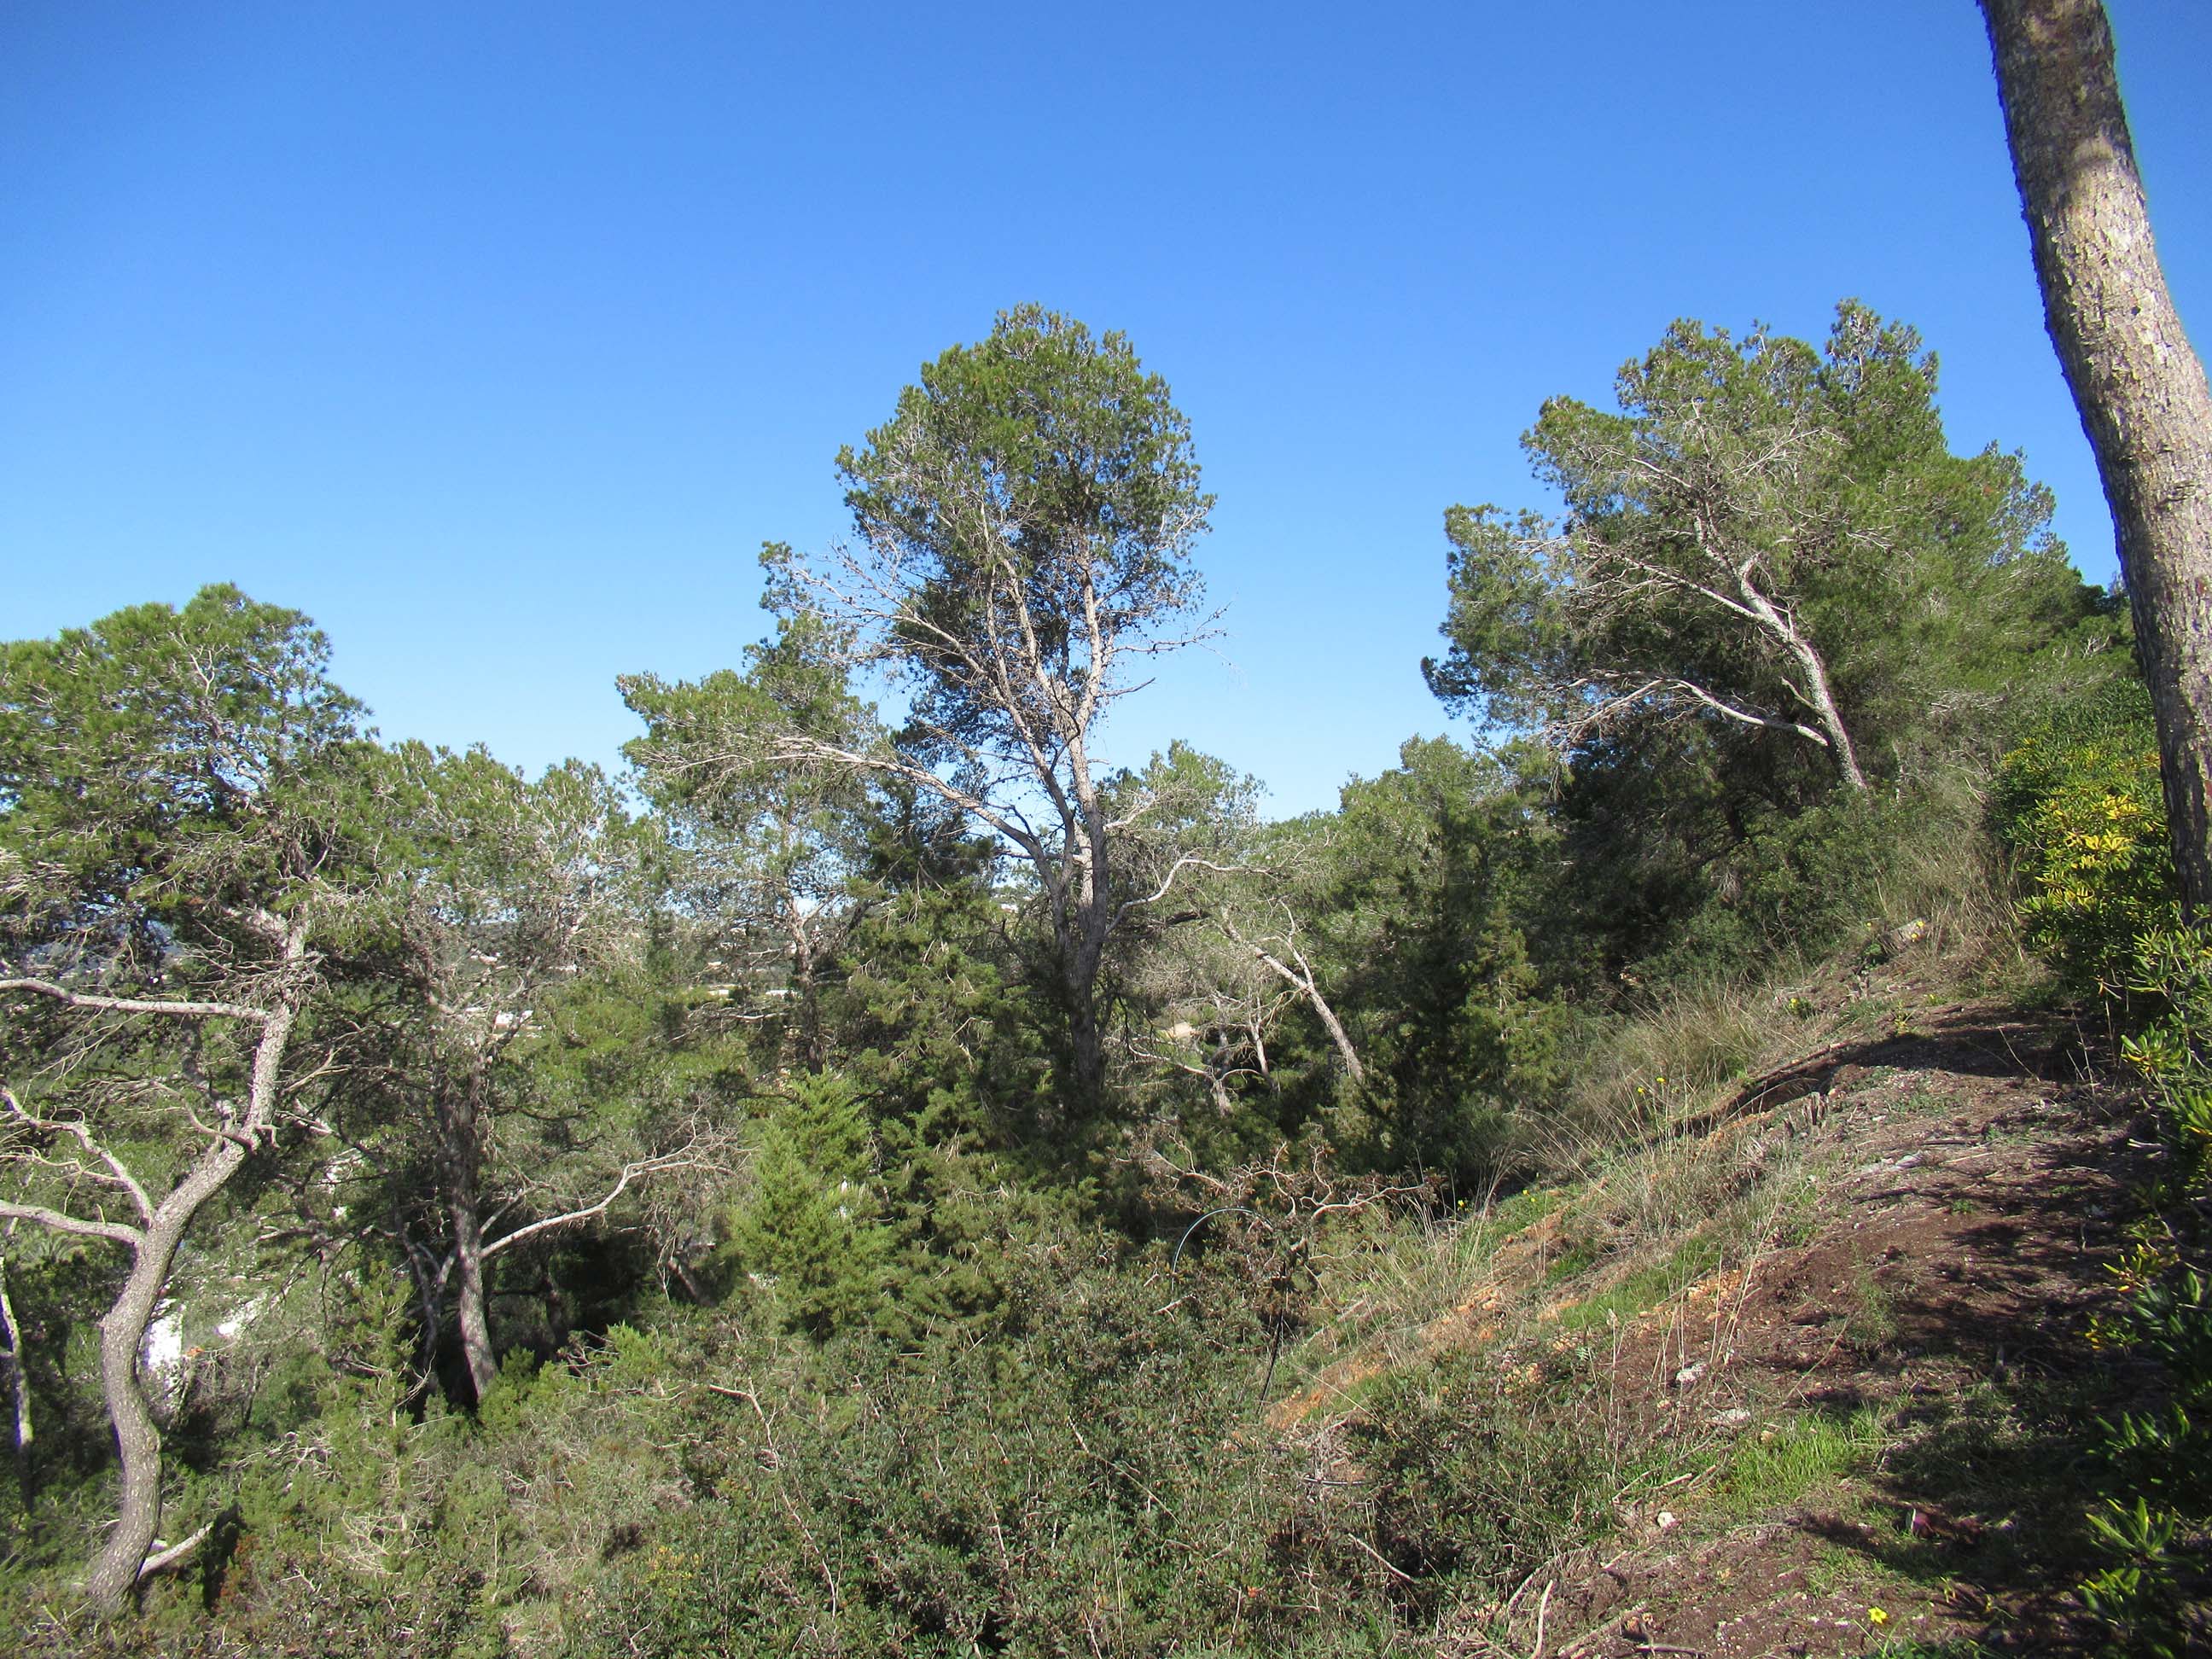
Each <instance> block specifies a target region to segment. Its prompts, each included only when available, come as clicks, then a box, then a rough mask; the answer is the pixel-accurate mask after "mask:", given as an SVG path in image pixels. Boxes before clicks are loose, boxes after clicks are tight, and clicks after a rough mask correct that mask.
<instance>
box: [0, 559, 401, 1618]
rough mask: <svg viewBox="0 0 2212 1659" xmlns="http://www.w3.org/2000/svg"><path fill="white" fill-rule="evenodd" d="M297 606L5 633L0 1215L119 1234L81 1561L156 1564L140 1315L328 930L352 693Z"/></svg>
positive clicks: (105, 1239)
mask: <svg viewBox="0 0 2212 1659" xmlns="http://www.w3.org/2000/svg"><path fill="white" fill-rule="evenodd" d="M327 659H328V647H327V646H326V644H325V641H324V639H323V636H322V635H320V634H319V633H317V632H316V631H315V630H314V629H313V628H312V627H310V626H309V624H308V623H307V619H306V618H305V617H301V616H300V615H299V614H298V613H297V612H295V611H283V610H279V609H276V607H273V606H270V605H257V604H255V603H253V602H252V600H250V599H247V598H246V596H245V595H243V594H241V593H240V592H238V591H237V590H236V589H234V588H229V587H210V588H207V589H205V590H204V591H203V592H200V593H199V595H198V596H197V598H195V599H192V600H191V603H190V604H188V605H185V607H184V609H182V610H181V611H173V610H172V609H171V608H170V607H169V606H167V605H140V606H137V607H136V608H134V609H131V610H128V611H118V613H116V614H115V615H113V616H111V617H106V618H105V619H104V620H102V621H100V622H98V623H94V624H93V625H92V626H90V627H89V628H86V629H73V630H70V631H68V632H65V633H64V634H62V635H60V636H59V637H58V638H56V639H52V640H30V641H19V642H16V643H15V644H11V645H8V646H5V647H0V1012H4V1014H5V1017H6V1018H5V1024H4V1026H3V1027H0V1032H4V1035H3V1036H0V1066H4V1067H5V1076H4V1079H0V1083H4V1087H0V1111H4V1115H3V1116H0V1165H4V1166H5V1168H6V1169H7V1170H8V1172H9V1176H10V1177H11V1179H10V1188H11V1195H10V1196H9V1197H8V1198H6V1199H0V1218H8V1219H9V1220H10V1221H11V1222H21V1223H27V1224H33V1225H37V1226H40V1227H42V1228H45V1229H47V1230H49V1231H51V1232H52V1233H55V1234H57V1235H62V1236H68V1237H76V1238H78V1239H84V1240H91V1241H97V1242H99V1243H104V1244H107V1245H112V1246H114V1247H116V1248H117V1249H120V1250H121V1251H122V1252H123V1254H124V1257H125V1261H127V1264H128V1266H127V1268H126V1270H125V1273H124V1275H123V1278H122V1280H121V1284H120V1287H119V1289H118V1291H117V1292H116V1295H115V1297H114V1300H113V1302H112V1304H111V1305H110V1307H109V1308H108V1310H107V1311H106V1314H105V1315H104V1316H102V1317H101V1318H100V1383H101V1388H102V1391H103V1393H104V1395H105V1398H106V1407H107V1413H108V1416H109V1419H110V1421H111V1423H112V1426H113V1429H114V1432H115V1439H116V1447H117V1451H118V1459H119V1463H120V1470H121V1480H120V1490H119V1492H118V1498H117V1504H116V1522H115V1524H114V1526H113V1527H112V1528H111V1529H110V1531H109V1532H108V1534H107V1536H106V1541H104V1542H103V1543H102V1544H101V1546H100V1550H99V1553H98V1554H97V1556H96V1558H95V1559H94V1562H93V1565H92V1568H91V1571H90V1573H89V1574H88V1579H87V1585H86V1588H87V1590H88V1595H89V1598H90V1600H91V1601H92V1603H93V1605H94V1607H95V1608H96V1609H98V1610H99V1611H100V1612H102V1613H113V1612H115V1611H116V1610H118V1608H119V1607H122V1605H123V1604H124V1602H125V1600H126V1598H127V1597H128V1596H129V1595H130V1593H131V1589H133V1587H134V1586H135V1585H136V1584H137V1583H138V1581H139V1580H140V1579H141V1578H142V1577H143V1576H144V1575H145V1574H146V1573H148V1572H149V1571H155V1570H156V1569H157V1568H158V1567H159V1566H161V1565H166V1564H167V1562H169V1561H171V1560H175V1559H183V1557H184V1556H185V1555H186V1554H188V1553H190V1551H191V1548H192V1547H195V1546H196V1545H197V1543H198V1542H199V1541H200V1539H201V1538H202V1537H204V1535H205V1534H206V1528H205V1527H202V1528H200V1529H199V1530H198V1531H197V1532H196V1533H194V1534H193V1535H192V1536H191V1537H190V1538H187V1539H185V1540H184V1541H181V1542H179V1543H178V1544H176V1545H173V1546H171V1547H168V1548H167V1549H165V1550H163V1551H162V1552H161V1554H159V1555H157V1556H155V1557H153V1558H152V1559H149V1549H151V1548H152V1547H153V1545H154V1542H155V1532H156V1530H157V1528H158V1527H159V1525H160V1521H161V1470H162V1460H161V1433H160V1430H159V1428H158V1426H157V1425H156V1423H155V1417H154V1413H153V1411H152V1409H151V1408H150V1407H149V1401H148V1398H147V1394H146V1389H145V1385H144V1379H143V1375H142V1365H143V1352H144V1348H145V1344H146V1334H147V1329H148V1327H149V1324H150V1323H151V1322H152V1320H153V1318H154V1316H155V1310H156V1309H157V1308H158V1307H159V1305H160V1304H161V1301H162V1300H163V1297H164V1296H165V1294H166V1293H167V1287H168V1285H169V1282H170V1275H171V1271H172V1268H173V1266H174V1264H175V1262H176V1260H177V1256H178V1252H179V1249H180V1247H182V1246H183V1244H184V1243H185V1237H186V1235H187V1233H188V1232H189V1231H191V1228H192V1226H193V1225H194V1223H195V1221H196V1220H197V1218H199V1217H200V1216H201V1215H202V1214H203V1212H204V1211H206V1209H207V1208H208V1206H209V1205H210V1203H211V1202H212V1201H213V1200H215V1199H216V1196H217V1195H218V1194H221V1193H222V1191H223V1189H224V1188H226V1187H227V1186H228V1185H229V1184H230V1183H231V1182H233V1180H234V1177H236V1176H238V1175H239V1174H240V1171H241V1170H246V1168H247V1167H248V1166H249V1164H254V1163H256V1162H257V1161H263V1160H266V1159H267V1158H269V1157H270V1154H271V1152H272V1151H273V1149H274V1148H275V1147H276V1145H277V1143H278V1141H279V1140H280V1139H281V1138H282V1137H283V1133H284V1131H285V1130H286V1128H287V1127H288V1125H289V1120H290V1117H291V1113H290V1111H289V1108H290V1106H291V1103H292V1102H293V1098H294V1091H295V1088H296V1086H297V1084H298V1081H299V1073H301V1069H302V1067H301V1065H300V1063H299V1057H298V1056H297V1055H296V1054H295V1052H294V1050H295V1048H296V1047H298V1045H299V1038H300V1033H301V1018H302V1014H303V1012H304V1011H305V1010H306V1007H307V1001H308V999H309V997H310V995H311V994H312V993H313V990H314V988H315V987H316V985H317V982H318V978H319V969H318V963H319V951H318V949H317V945H318V941H319V940H320V939H323V938H325V936H326V935H327V934H328V933H330V932H331V930H332V929H333V928H334V927H338V926H340V925H342V924H343V920H344V913H345V911H346V909H347V907H348V905H349V902H350V897H351V895H350V893H349V886H348V877H349V872H350V871H351V869H352V867H353V866H352V865H351V863H350V860H349V852H348V835H349V817H350V806H349V789H348V787H347V783H346V779H347V776H348V775H349V769H350V764H351V762H352V760H353V759H354V757H356V755H357V754H358V750H359V739H358V736H357V732H356V719H357V716H358V714H359V713H360V710H359V708H358V705H356V703H354V702H352V701H351V700H350V699H349V698H348V697H346V696H345V695H344V694H343V692H341V691H339V690H337V687H335V686H334V685H332V684H331V683H330V681H329V680H328V679H327V678H325V674H324V667H325V662H326V661H327Z"/></svg>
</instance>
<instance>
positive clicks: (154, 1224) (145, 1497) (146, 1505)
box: [85, 921, 306, 1618]
mask: <svg viewBox="0 0 2212 1659" xmlns="http://www.w3.org/2000/svg"><path fill="white" fill-rule="evenodd" d="M305 951H306V927H305V923H304V921H300V922H295V925H294V927H293V932H292V938H291V942H290V945H289V948H288V950H287V952H286V954H287V957H288V961H289V963H298V962H299V961H301V959H302V957H304V955H305ZM297 1012H298V1005H297V1003H296V1002H295V1001H287V1002H285V1003H283V1004H281V1005H280V1006H277V1007H276V1009H275V1010H273V1011H272V1012H270V1014H269V1016H268V1017H267V1018H265V1019H264V1021H263V1022H262V1026H261V1036H260V1039H259V1041H258V1043H257V1044H256V1046H255V1048H254V1053H253V1077H252V1085H251V1087H252V1093H251V1095H250V1096H249V1097H248V1100H247V1103H246V1113H245V1115H244V1119H243V1121H242V1123H241V1125H240V1129H239V1130H238V1131H237V1132H234V1133H228V1134H225V1135H223V1136H222V1138H220V1139H216V1140H213V1141H211V1142H210V1144H209V1146H208V1147H207V1148H206V1150H205V1151H204V1152H201V1154H200V1155H199V1157H198V1158H197V1159H195V1160H194V1161H193V1163H192V1166H191V1169H190V1170H187V1171H186V1172H185V1177H184V1179H183V1180H181V1181H179V1182H178V1183H177V1184H176V1186H175V1187H173V1188H171V1189H170V1192H169V1195H168V1196H167V1198H164V1199H163V1200H161V1203H159V1204H158V1205H156V1206H155V1207H154V1213H153V1218H152V1219H151V1220H150V1221H149V1223H148V1224H147V1227H146V1231H145V1234H144V1236H143V1237H142V1238H141V1239H140V1240H139V1241H138V1244H137V1255H136V1256H135V1258H134V1259H133V1261H132V1262H131V1275H130V1277H129V1278H127V1279H125V1280H124V1281H123V1292H122V1294H121V1295H119V1296H118V1297H116V1298H115V1302H114V1305H113V1306H112V1307H110V1308H109V1309H108V1310H107V1312H106V1314H105V1315H104V1316H102V1317H101V1319H100V1391H101V1393H102V1395H104V1396H105V1397H106V1405H107V1415H108V1420H109V1421H110V1422H111V1423H112V1424H113V1425H114V1428H115V1447H116V1452H117V1455H118V1460H119V1462H120V1463H121V1467H122V1480H121V1490H120V1492H118V1495H117V1498H116V1504H115V1525H114V1528H112V1530H111V1531H110V1532H109V1533H108V1534H107V1541H106V1543H105V1544H103V1545H102V1546H101V1547H100V1553H99V1555H98V1556H97V1557H95V1558H94V1561H93V1564H92V1571H90V1572H89V1573H88V1575H87V1576H86V1578H85V1595H86V1598H87V1599H88V1601H90V1602H91V1603H92V1606H93V1609H94V1612H96V1613H99V1614H100V1616H101V1617H102V1618H106V1617H110V1616H112V1614H114V1613H119V1612H120V1611H122V1608H123V1604H124V1602H125V1600H126V1599H128V1597H129V1596H130V1595H131V1590H132V1589H134V1588H135V1587H136V1586H137V1583H138V1572H139V1569H140V1568H141V1567H142V1566H143V1565H145V1561H146V1552H147V1551H148V1550H149V1548H151V1547H153V1542H154V1533H155V1528H158V1527H159V1526H160V1524H161V1431H160V1429H158V1428H157V1427H155V1423H154V1413H153V1412H152V1410H151V1409H150V1408H149V1407H148V1405H147V1403H146V1390H145V1387H144V1383H143V1379H142V1378H141V1376H140V1375H139V1369H138V1367H139V1358H140V1356H141V1355H142V1354H143V1352H144V1351H145V1346H146V1328H147V1327H148V1326H149V1325H150V1324H152V1323H153V1321H154V1311H155V1308H156V1307H158V1306H159V1305H160V1304H161V1291H162V1289H163V1287H165V1286H166V1285H167V1284H168V1282H169V1269H170V1267H172V1266H173V1264H174V1263H175V1261H176V1259H177V1247H178V1246H179V1244H181V1243H183V1242H184V1237H185V1230H186V1229H187V1228H189V1227H190V1226H191V1224H192V1218H193V1217H194V1216H196V1215H197V1214H198V1213H199V1212H200V1208H201V1206H203V1205H204V1204H205V1203H206V1202H207V1201H208V1200H210V1198H213V1197H214V1196H215V1195H216V1194H217V1193H218V1192H220V1191H222V1188H223V1186H224V1185H225V1183H227V1182H228V1181H229V1180H230V1178H231V1176H234V1175H235V1174H236V1173H237V1172H238V1170H239V1168H240V1165H242V1164H244V1163H245V1162H246V1154H247V1152H248V1151H249V1149H250V1146H251V1143H252V1138H253V1137H254V1136H255V1135H256V1134H258V1133H260V1132H261V1131H262V1130H263V1129H265V1128H267V1127H269V1125H270V1120H271V1119H272V1118H273V1116H274V1115H275V1112H276V1092H277V1085H278V1082H279V1079H280V1074H281V1071H282V1068H283V1060H284V1049H285V1045H286V1044H287V1043H288V1042H289V1041H290V1038H291V1033H292V1023H293V1020H294V1018H295V1017H296V1015H297Z"/></svg>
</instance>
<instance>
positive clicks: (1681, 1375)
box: [1674, 1359, 1705, 1389]
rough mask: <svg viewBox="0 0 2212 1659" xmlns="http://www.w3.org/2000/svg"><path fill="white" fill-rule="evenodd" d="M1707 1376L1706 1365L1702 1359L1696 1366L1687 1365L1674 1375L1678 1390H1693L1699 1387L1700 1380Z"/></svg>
mask: <svg viewBox="0 0 2212 1659" xmlns="http://www.w3.org/2000/svg"><path fill="white" fill-rule="evenodd" d="M1702 1376H1705V1361H1703V1360H1702V1359H1701V1360H1699V1362H1698V1363H1697V1364H1694V1365H1685V1366H1683V1367H1682V1369H1681V1370H1679V1371H1676V1372H1675V1373H1674V1386H1675V1387H1676V1388H1678V1389H1693V1388H1695V1387H1696V1386H1697V1385H1698V1380H1699V1378H1700V1377H1702Z"/></svg>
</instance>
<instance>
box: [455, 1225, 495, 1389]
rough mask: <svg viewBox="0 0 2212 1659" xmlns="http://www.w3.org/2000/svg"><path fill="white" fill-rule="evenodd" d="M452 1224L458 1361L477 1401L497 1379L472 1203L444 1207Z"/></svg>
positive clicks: (480, 1230) (480, 1242) (480, 1243)
mask: <svg viewBox="0 0 2212 1659" xmlns="http://www.w3.org/2000/svg"><path fill="white" fill-rule="evenodd" d="M447 1207H448V1210H449V1212H450V1213H451V1215H452V1217H453V1280H454V1286H453V1308H454V1311H455V1313H456V1314H457V1315H458V1316H459V1325H460V1329H461V1358H462V1360H463V1361H464V1362H465V1364H467V1366H468V1368H469V1389H470V1391H471V1393H472V1394H474V1395H475V1396H476V1398H477V1401H483V1397H484V1395H486V1394H487V1393H488V1392H489V1390H490V1389H491V1385H492V1383H493V1382H494V1381H495V1379H496V1378H497V1377H498V1376H499V1360H498V1358H497V1357H496V1356H495V1354H494V1353H493V1352H492V1346H491V1301H490V1297H489V1295H488V1294H487V1293H486V1291H485V1289H484V1258H483V1228H482V1226H481V1225H479V1224H478V1220H477V1206H476V1205H475V1203H474V1201H473V1200H468V1199H461V1198H456V1199H454V1200H453V1201H452V1203H451V1204H450V1205H449V1206H447Z"/></svg>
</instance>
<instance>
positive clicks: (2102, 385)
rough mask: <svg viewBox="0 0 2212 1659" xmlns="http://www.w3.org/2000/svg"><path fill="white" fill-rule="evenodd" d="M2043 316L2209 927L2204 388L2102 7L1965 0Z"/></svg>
mask: <svg viewBox="0 0 2212 1659" xmlns="http://www.w3.org/2000/svg"><path fill="white" fill-rule="evenodd" d="M1982 11H1983V15H1984V18H1985V19H1986V20H1987V21H1988V24H1989V31H1990V46H1991V49H1992V51H1993V52H1994V54H1995V56H1996V73H1997V87H1998V91H1999V94H2000V95H2001V96H2002V100H2003V104H2004V114H2005V129H2006V133H2007V136H2008V138H2009V140H2010V143H2011V146H2012V158H2013V171H2014V174H2015V178H2016V179H2018V181H2019V184H2020V197H2021V206H2022V208H2023V210H2025V212H2026V215H2027V224H2028V231H2029V234H2030V237H2031V240H2032V241H2033V246H2034V252H2035V273H2036V278H2037V280H2038V281H2039V283H2041V285H2042V289H2043V302H2044V311H2045V319H2046V320H2047V322H2048V324H2049V325H2050V329H2051V342H2052V343H2053V344H2054V345H2056V346H2057V349H2058V360H2059V362H2060V363H2061V364H2062V365H2063V368H2065V371H2066V380H2067V384H2068V385H2069V386H2071V387H2072V388H2073V392H2074V401H2075V404H2076V405H2077V406H2078V407H2079V408H2080V410H2081V424H2082V426H2083V428H2086V429H2087V433H2088V435H2089V442H2090V445H2091V447H2093V449H2094V450H2095V452H2096V455H2097V468H2098V471H2099V473H2100V476H2101V477H2102V478H2103V480H2104V485H2105V497H2106V501H2108V502H2109V503H2110V504H2111V507H2112V523H2113V526H2114V529H2115V531H2116V532H2117V535H2118V543H2119V555H2120V570H2121V573H2122V574H2123V575H2124V577H2125V579H2126V581H2127V587H2128V599H2129V604H2130V606H2131V607H2132V609H2133V611H2134V614H2135V625H2136V644H2137V648H2138V649H2139V650H2140V652H2141V653H2142V663H2143V667H2144V671H2145V672H2146V674H2147V676H2148V679H2149V681H2150V694H2151V705H2152V708H2153V710H2154V714H2155V715H2156V717H2157V721H2158V740H2159V758H2160V769H2161V772H2162V775H2163V776H2164V779H2165V785H2166V811H2167V815H2168V817H2169V819H2170V821H2171V823H2172V835H2173V852H2174V865H2175V867H2176V869H2177V870H2178V871H2179V872H2180V877H2181V889H2182V899H2183V902H2184V904H2185V907H2186V908H2187V909H2188V912H2189V914H2190V915H2191V917H2192V918H2194V919H2197V920H2203V919H2205V918H2207V917H2208V916H2212V806H2209V805H2208V798H2209V795H2212V394H2209V393H2208V392H2207V389H2206V385H2205V377H2204V366H2203V363H2202V362H2199V361H2198V359H2197V355H2196V353H2195V352H2193V351H2192V350H2191V349H2190V345H2189V341H2188V338H2187V337H2186V336H2185V335H2184V334H2183V332H2182V329H2181V319H2179V317H2178V316H2177V315H2176V314H2175V313H2174V309H2173V302H2172V299H2171V297H2170V296H2169V295H2167V293H2166V277H2165V275H2164V273H2163V271H2161V270H2160V266H2159V262H2158V251H2157V249H2156V248H2155V247H2154V246H2153V244H2152V241H2151V234H2150V218H2149V213H2148V209H2147V207H2146V206H2145V204H2144V198H2143V187H2142V178H2141V176H2140V175H2139V174H2138V173H2137V172H2136V158H2135V147H2134V143H2133V141H2132V140H2131V139H2130V137H2129V133H2128V123H2127V114H2126V112H2125V111H2124V109H2123V108H2122V106H2121V104H2120V88H2119V78H2118V72H2117V71H2116V70H2115V68H2114V66H2113V61H2112V26H2111V23H2110V22H2109V21H2108V20H2107V19H2106V15H2105V8H2104V6H2103V4H2102V0H1982Z"/></svg>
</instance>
